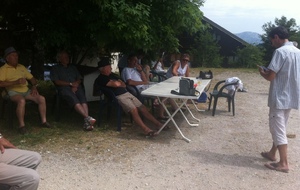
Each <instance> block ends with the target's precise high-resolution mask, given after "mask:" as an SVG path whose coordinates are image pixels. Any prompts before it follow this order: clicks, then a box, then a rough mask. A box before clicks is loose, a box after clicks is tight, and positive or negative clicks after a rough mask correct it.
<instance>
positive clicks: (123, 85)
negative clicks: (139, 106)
mask: <svg viewBox="0 0 300 190" xmlns="http://www.w3.org/2000/svg"><path fill="white" fill-rule="evenodd" d="M118 82H120V83H121V87H124V88H125V87H126V84H125V82H123V81H122V80H121V79H118Z"/></svg>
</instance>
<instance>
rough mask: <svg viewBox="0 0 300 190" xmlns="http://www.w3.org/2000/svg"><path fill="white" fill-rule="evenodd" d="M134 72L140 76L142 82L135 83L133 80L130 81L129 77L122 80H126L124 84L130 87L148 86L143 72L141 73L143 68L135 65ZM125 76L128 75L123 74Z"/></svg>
mask: <svg viewBox="0 0 300 190" xmlns="http://www.w3.org/2000/svg"><path fill="white" fill-rule="evenodd" d="M135 66H136V70H137V71H138V72H139V73H140V76H141V80H142V81H135V80H132V79H131V78H132V77H131V76H130V77H124V78H123V79H126V83H127V84H128V85H131V86H137V85H145V84H149V81H148V79H147V77H146V74H145V72H144V71H143V68H142V66H141V65H140V64H136V65H135ZM124 74H125V75H126V74H127V75H129V73H124Z"/></svg>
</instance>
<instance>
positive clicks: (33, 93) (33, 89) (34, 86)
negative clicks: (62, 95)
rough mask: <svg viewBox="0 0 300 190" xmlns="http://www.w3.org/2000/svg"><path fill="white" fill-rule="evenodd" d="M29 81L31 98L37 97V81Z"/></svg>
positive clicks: (32, 79)
mask: <svg viewBox="0 0 300 190" xmlns="http://www.w3.org/2000/svg"><path fill="white" fill-rule="evenodd" d="M29 81H30V83H31V85H32V87H31V95H33V96H34V95H38V94H39V92H38V90H37V86H38V83H37V80H36V79H35V78H34V77H32V78H31V79H29Z"/></svg>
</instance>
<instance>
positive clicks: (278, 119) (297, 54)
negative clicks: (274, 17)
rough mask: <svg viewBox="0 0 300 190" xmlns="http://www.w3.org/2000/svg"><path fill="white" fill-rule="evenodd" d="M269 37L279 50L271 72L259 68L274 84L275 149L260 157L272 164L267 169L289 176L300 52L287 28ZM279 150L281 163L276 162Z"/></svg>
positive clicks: (299, 104)
mask: <svg viewBox="0 0 300 190" xmlns="http://www.w3.org/2000/svg"><path fill="white" fill-rule="evenodd" d="M268 37H269V38H270V40H271V43H272V46H273V47H275V48H277V49H276V50H275V51H274V53H273V57H272V60H271V62H270V64H269V66H268V68H265V69H264V68H262V67H259V72H260V74H261V76H262V77H264V78H265V79H266V80H268V81H270V82H271V83H270V89H269V98H268V106H269V107H270V111H269V128H270V132H271V135H272V139H273V145H272V148H271V149H270V151H268V152H262V153H261V155H262V156H263V157H264V158H266V159H268V160H270V161H273V162H272V163H267V164H265V166H266V167H267V168H269V169H271V170H276V171H280V172H285V173H287V172H288V171H289V165H288V159H287V144H288V142H287V136H286V127H287V122H288V118H289V114H290V111H291V109H299V107H300V50H299V49H298V48H296V47H295V46H294V45H293V43H292V42H289V40H288V37H289V34H288V31H287V30H286V29H285V28H284V27H281V26H280V27H276V28H274V29H272V30H271V31H270V33H269V34H268ZM277 150H278V151H279V157H280V158H279V162H275V161H276V152H277Z"/></svg>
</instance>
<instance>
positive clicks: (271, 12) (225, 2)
mask: <svg viewBox="0 0 300 190" xmlns="http://www.w3.org/2000/svg"><path fill="white" fill-rule="evenodd" d="M205 1H206V2H205V3H204V6H202V7H200V10H201V11H202V12H203V13H204V16H206V17H207V18H209V19H210V20H212V21H213V22H215V23H217V24H218V25H220V26H222V27H223V28H225V29H226V30H228V31H230V32H232V33H240V32H246V31H250V32H257V33H259V34H262V33H264V31H263V30H262V25H263V24H265V23H267V22H272V23H274V20H275V18H281V16H285V17H287V19H288V20H289V19H291V18H294V19H296V23H297V25H300V6H298V3H297V2H299V0H283V1H280V0H205Z"/></svg>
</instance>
